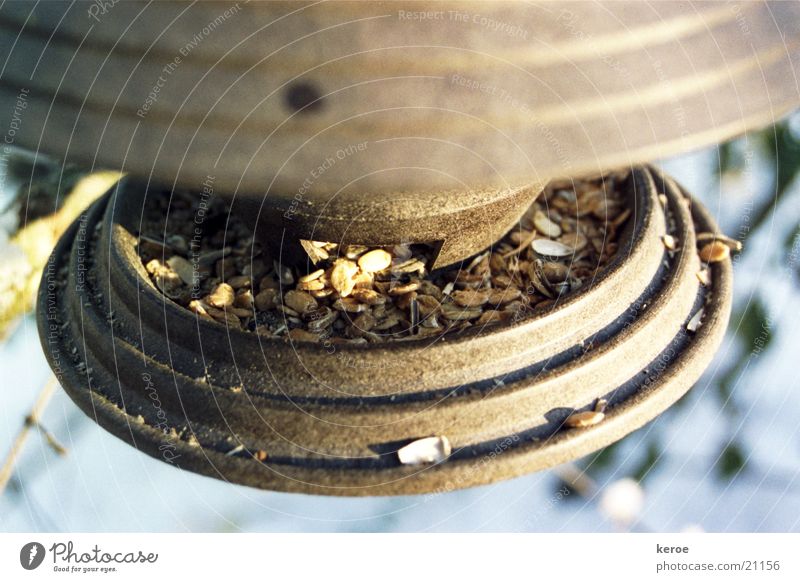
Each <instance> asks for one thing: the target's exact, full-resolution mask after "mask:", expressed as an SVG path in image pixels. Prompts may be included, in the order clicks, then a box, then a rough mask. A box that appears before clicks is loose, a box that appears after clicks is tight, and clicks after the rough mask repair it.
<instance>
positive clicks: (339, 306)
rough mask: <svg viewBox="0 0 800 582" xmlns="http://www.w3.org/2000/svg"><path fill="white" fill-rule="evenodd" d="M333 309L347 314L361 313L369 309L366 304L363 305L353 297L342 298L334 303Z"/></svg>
mask: <svg viewBox="0 0 800 582" xmlns="http://www.w3.org/2000/svg"><path fill="white" fill-rule="evenodd" d="M333 308H334V309H336V310H338V311H345V312H347V313H361V312H362V311H366V310H367V309H369V306H368V305H366V304H365V303H361V302H360V301H357V300H356V299H353V298H352V297H340V298H339V299H337V300H336V301H334V302H333Z"/></svg>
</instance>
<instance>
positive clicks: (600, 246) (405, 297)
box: [138, 178, 733, 344]
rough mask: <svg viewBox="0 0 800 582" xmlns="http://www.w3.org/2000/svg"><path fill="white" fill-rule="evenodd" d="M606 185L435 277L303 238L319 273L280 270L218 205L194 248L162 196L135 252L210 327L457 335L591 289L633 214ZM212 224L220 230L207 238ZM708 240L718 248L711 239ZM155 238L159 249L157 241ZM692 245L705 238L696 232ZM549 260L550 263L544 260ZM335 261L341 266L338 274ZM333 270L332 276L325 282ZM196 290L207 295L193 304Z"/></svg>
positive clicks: (353, 338) (534, 214)
mask: <svg viewBox="0 0 800 582" xmlns="http://www.w3.org/2000/svg"><path fill="white" fill-rule="evenodd" d="M615 180H616V178H606V179H605V182H601V181H599V180H590V179H586V180H577V181H574V182H573V181H570V182H568V183H565V186H564V187H563V188H562V189H560V190H559V189H554V188H553V186H552V185H549V186H548V187H547V188H546V189H545V191H544V193H543V194H542V196H540V197H539V199H537V201H535V202H534V203H533V204H532V206H531V207H530V208H529V209H528V211H527V212H526V213H525V215H524V216H523V217H522V219H521V220H520V222H519V223H518V224H517V225H515V226H514V227H513V228H512V229H511V231H510V232H509V233H508V234H507V235H506V236H505V237H503V239H501V240H500V241H497V242H496V243H495V244H494V245H492V247H491V248H490V249H487V250H484V251H483V252H481V253H479V254H476V255H475V256H473V257H471V258H469V259H467V260H465V261H464V262H463V263H461V264H460V265H458V266H456V267H453V268H444V269H441V270H438V271H436V272H433V273H427V265H428V264H430V261H431V259H432V257H433V248H432V247H426V246H425V245H419V244H416V243H414V244H400V245H395V246H394V247H377V248H376V247H372V248H370V247H367V246H363V245H345V246H341V245H338V244H336V243H331V242H325V241H307V244H305V245H304V248H305V249H306V252H307V253H309V254H312V255H313V254H316V259H318V263H317V264H316V266H314V267H311V269H310V271H311V272H308V271H307V270H295V269H294V268H288V267H285V266H283V265H282V264H281V263H280V262H279V261H274V260H273V257H272V256H270V255H269V254H268V251H267V250H266V249H261V246H260V243H259V242H258V241H257V240H255V239H254V237H253V234H252V232H250V231H248V229H247V227H246V226H245V225H244V224H243V223H241V222H240V220H239V219H238V217H236V216H235V215H230V216H229V215H228V209H227V208H226V207H225V205H224V204H218V205H214V207H215V208H217V212H218V214H217V215H216V217H217V218H225V220H213V221H211V220H209V221H207V224H206V228H204V232H203V236H202V237H201V239H200V240H199V241H198V240H196V239H195V235H194V232H193V230H192V228H191V227H192V224H193V222H192V216H193V212H194V211H193V210H192V209H193V207H196V201H195V200H193V199H191V197H184V198H181V196H183V194H182V193H180V192H176V193H174V195H173V198H172V199H171V200H173V201H174V200H177V201H178V202H179V204H178V206H177V208H176V209H174V210H171V211H170V213H169V216H170V217H171V219H172V220H170V225H171V228H173V230H172V231H170V230H167V229H166V228H165V225H164V221H163V219H164V216H165V215H167V214H168V213H165V212H163V209H164V208H166V206H164V205H163V204H161V205H158V206H156V208H161V210H160V211H158V212H150V211H149V210H148V214H147V216H146V217H145V221H144V222H143V228H142V230H143V232H142V238H141V242H140V244H139V246H138V249H139V253H140V256H141V257H142V263H143V264H144V265H145V266H146V267H147V270H148V274H149V276H150V277H151V279H152V281H153V283H154V284H155V286H156V287H157V288H158V289H160V290H161V292H162V293H163V294H164V295H166V296H168V297H170V298H171V299H173V300H174V301H175V302H177V303H179V304H180V305H182V306H184V307H186V308H187V309H189V310H191V311H194V312H196V313H198V314H199V316H201V317H212V315H211V314H210V312H209V309H212V310H215V311H212V312H211V313H213V314H214V316H215V317H216V319H218V320H221V321H223V322H225V323H227V324H234V323H235V322H236V320H234V319H233V317H236V318H239V321H240V322H241V324H242V325H241V326H240V327H239V329H242V330H244V331H250V332H254V333H258V334H260V335H264V336H265V337H274V338H278V337H281V338H284V339H287V338H288V337H289V332H290V330H292V329H303V330H305V331H307V332H310V333H312V334H313V333H314V332H319V333H323V334H325V338H326V339H328V340H329V341H331V342H334V343H347V344H364V343H367V342H369V343H374V342H381V341H390V340H391V341H397V340H403V339H413V338H414V337H419V336H427V335H436V334H440V333H448V334H455V333H458V332H460V331H462V330H465V329H468V328H469V327H472V326H474V325H476V324H478V322H480V325H483V324H487V323H505V322H509V321H511V320H517V319H519V318H520V317H524V316H526V315H527V313H528V312H529V311H532V310H534V309H536V310H544V309H548V308H549V306H552V305H553V304H554V301H555V298H556V297H559V296H561V295H563V294H565V293H567V292H571V291H573V290H575V289H578V288H580V287H581V285H583V284H584V283H587V282H589V281H591V280H592V279H593V278H594V277H595V276H596V274H597V272H598V270H599V269H602V268H604V266H605V265H607V264H608V262H609V261H610V259H611V258H612V257H613V256H614V254H615V253H616V252H617V247H618V246H619V245H620V240H619V235H618V234H617V233H618V231H619V232H622V227H623V225H624V223H625V222H626V221H628V220H629V217H630V216H631V212H630V210H629V209H628V208H626V207H625V205H624V204H623V203H622V201H623V200H624V196H623V195H622V194H621V192H619V191H618V190H615V187H616V186H615V185H616V184H617V182H616V181H615ZM609 184H610V185H611V186H609ZM606 198H607V199H608V200H607V201H606V200H604V199H606ZM171 203H172V202H170V204H171ZM149 208H150V207H148V209H149ZM181 212H182V213H183V214H182V215H181V214H180V213H181ZM211 215H213V212H211V211H209V214H208V216H211ZM598 215H601V216H604V217H606V216H607V218H608V222H603V220H598V219H597V218H596V217H597V216H598ZM216 224H219V225H221V226H224V227H225V230H224V231H223V230H222V229H221V228H218V229H217V230H215V225H216ZM183 227H185V228H183ZM559 230H560V233H559ZM556 235H558V236H557V237H556ZM705 236H706V237H712V236H713V237H714V239H713V240H714V241H722V242H724V240H723V239H722V237H721V235H718V234H714V235H711V234H710V233H707V234H706V235H705ZM537 237H541V238H537ZM550 237H554V239H555V240H550ZM164 238H165V239H166V240H167V241H168V242H167V243H162V242H161V240H162V239H164ZM178 238H182V239H183V241H184V242H185V241H188V240H189V239H192V247H191V251H192V256H193V257H194V256H198V255H199V256H200V257H202V261H201V262H200V263H199V264H198V263H197V262H196V261H192V263H189V262H188V261H186V258H185V257H186V256H187V255H186V252H188V249H187V250H186V251H181V250H180V249H181V248H182V246H181V245H180V243H179V242H176V241H178ZM149 239H153V240H157V242H158V244H156V243H150V242H148V240H149ZM698 240H699V241H701V242H704V241H706V240H708V242H713V241H712V239H711V238H707V239H706V238H704V237H703V236H699V237H698ZM223 241H225V242H227V241H230V243H229V244H230V246H229V247H225V248H223V249H219V248H218V245H220V244H221V243H222V242H223ZM173 242H175V244H176V245H178V246H175V245H173V244H172V243H173ZM520 243H524V244H521V245H520ZM729 244H730V243H729ZM548 245H549V246H548ZM559 245H561V246H559ZM699 246H702V245H699ZM179 247H180V248H179ZM215 247H216V248H215ZM565 247H566V248H565ZM554 248H555V249H556V250H555V251H554V250H553V249H554ZM732 248H733V247H732ZM539 251H542V253H544V254H542V253H540V252H539ZM553 252H555V254H556V255H559V256H553V255H552V254H547V253H553ZM164 254H166V256H168V257H170V256H171V255H172V256H175V257H178V259H175V260H174V261H172V260H170V261H167V263H166V264H161V263H159V262H158V260H157V259H160V257H161V256H163V255H164ZM387 255H388V257H389V264H388V266H387V267H386V268H384V269H383V270H380V271H373V269H377V268H378V266H379V264H378V263H376V262H372V261H373V260H374V259H375V258H380V259H381V261H382V264H386V263H387ZM154 259H156V260H155V262H152V260H154ZM222 259H224V261H223V260H222ZM567 259H568V260H569V266H567ZM339 261H346V262H345V263H343V264H344V265H345V266H344V267H342V266H341V265H342V263H340V262H339ZM359 261H360V263H361V266H359V265H358V263H359ZM187 264H189V265H190V266H191V267H194V269H193V271H194V272H192V269H189V268H186V267H187ZM268 265H269V267H268ZM335 267H339V270H338V271H337V275H336V277H333V274H334V270H335ZM340 275H342V276H341V277H340ZM333 279H336V281H335V282H334V281H333ZM223 282H224V283H225V284H227V285H229V286H231V287H232V288H233V290H234V292H235V297H234V299H233V304H232V305H228V306H224V304H225V302H226V301H227V300H223V301H220V303H219V304H220V305H223V307H218V306H214V305H211V302H210V299H208V296H209V295H213V294H214V292H215V291H216V290H217V287H218V285H220V284H221V283H223ZM253 282H258V285H255V284H254V283H253ZM251 286H252V291H251V290H250V288H251ZM337 286H338V288H337ZM351 286H352V288H351ZM197 290H200V291H199V293H201V294H203V295H202V296H204V297H205V298H204V299H198V297H197ZM290 292H292V293H291V294H289V293H290ZM484 298H485V300H484ZM312 300H313V301H314V302H315V303H312ZM193 301H197V303H193ZM254 308H255V311H254ZM306 310H308V311H306ZM343 311H344V312H347V313H348V314H352V316H353V318H356V319H357V316H361V315H364V314H366V315H368V316H369V317H372V318H374V320H375V326H374V327H372V329H371V330H369V331H364V330H363V329H358V328H356V327H355V326H353V325H352V324H353V321H354V319H353V318H351V317H350V316H349V315H345V316H343V315H341V313H342V312H343ZM364 321H366V322H368V323H369V322H370V320H369V319H368V317H364V318H362V319H359V322H362V323H363V322H364ZM242 326H243V327H242ZM363 327H369V326H368V325H367V326H363ZM381 332H383V333H381ZM293 335H294V336H295V338H297V337H300V336H302V334H300V333H299V332H294V333H293ZM297 341H303V340H302V339H298V340H297ZM310 341H316V338H311V340H310Z"/></svg>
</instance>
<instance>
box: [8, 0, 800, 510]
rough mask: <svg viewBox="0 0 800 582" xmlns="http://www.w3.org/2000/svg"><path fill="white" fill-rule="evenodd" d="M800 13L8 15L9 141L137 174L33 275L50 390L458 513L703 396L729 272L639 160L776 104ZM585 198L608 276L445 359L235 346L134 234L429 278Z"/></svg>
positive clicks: (706, 232) (288, 478)
mask: <svg viewBox="0 0 800 582" xmlns="http://www.w3.org/2000/svg"><path fill="white" fill-rule="evenodd" d="M798 12H800V9H798V7H797V5H796V4H793V3H774V4H773V3H763V4H762V3H753V4H745V5H742V6H737V7H731V6H730V5H729V4H727V3H713V2H712V3H703V4H702V5H698V6H689V5H685V4H682V3H669V2H668V3H659V4H657V5H653V6H651V5H648V6H643V5H641V4H639V3H610V4H601V3H591V4H589V3H586V4H583V3H579V4H572V3H570V4H565V5H563V6H561V5H558V4H550V3H547V4H542V5H538V4H524V5H521V4H517V3H491V4H484V3H470V2H452V3H444V4H435V5H431V4H429V3H414V2H403V3H386V4H384V3H325V4H315V5H310V6H298V5H297V4H294V3H285V4H284V3H263V4H261V3H255V5H239V4H221V3H216V2H214V3H210V2H204V3H197V4H192V5H188V4H183V3H172V2H171V3H151V4H145V3H138V2H125V3H119V4H114V5H107V3H106V5H103V6H101V5H99V4H90V5H74V4H73V5H69V6H65V5H61V4H56V3H39V4H37V5H36V6H35V7H31V6H28V5H27V4H22V3H19V4H18V3H14V2H10V3H6V4H5V5H4V6H3V7H2V9H0V24H1V25H2V26H3V27H4V28H6V29H14V30H16V31H19V34H18V35H17V37H16V39H15V38H13V37H12V36H13V35H12V36H9V35H5V36H4V37H3V39H2V41H0V42H3V43H5V44H7V46H6V47H5V48H6V52H7V54H9V59H8V64H7V66H6V67H5V69H4V71H3V73H2V75H0V98H2V99H3V101H4V102H10V100H12V99H15V98H16V97H17V96H18V94H19V91H20V88H22V87H24V88H26V103H27V107H26V113H25V119H24V123H23V125H22V128H21V130H20V132H19V135H18V137H17V142H18V143H19V144H21V145H25V146H28V147H30V148H38V149H40V150H43V151H47V152H50V153H53V154H57V155H59V156H63V157H67V158H69V159H71V160H74V161H78V162H83V163H88V164H92V165H97V166H102V167H107V168H113V169H118V170H121V171H122V172H125V173H126V174H128V175H127V177H125V178H124V179H123V180H122V181H120V182H119V183H118V184H117V185H116V186H115V187H114V188H113V189H112V190H111V191H110V192H108V193H107V194H106V195H105V196H104V197H102V198H101V199H99V200H98V201H97V202H96V203H95V204H94V205H92V207H91V208H90V209H88V210H87V212H86V213H85V215H84V216H82V217H81V219H79V220H78V221H76V222H75V224H73V226H72V227H71V228H70V229H69V230H68V231H67V232H66V233H65V234H64V236H63V237H62V239H61V240H60V242H59V243H58V245H57V247H56V249H55V250H54V252H53V255H52V258H51V262H50V263H49V264H48V267H47V269H46V271H45V273H44V278H43V280H42V285H41V288H40V295H39V305H38V309H39V311H38V320H39V328H40V335H41V338H42V345H43V347H44V349H45V353H46V355H47V358H48V361H49V362H50V365H51V366H52V367H53V369H54V370H55V371H56V373H57V375H58V377H59V379H60V381H61V383H62V385H63V387H64V389H65V390H66V391H67V393H68V394H69V395H70V397H71V398H72V399H73V400H74V401H75V402H76V404H78V406H80V407H81V408H82V409H83V410H84V411H85V412H86V413H87V414H88V415H90V416H91V417H92V418H93V419H94V420H95V421H96V422H97V423H98V424H100V425H101V426H103V427H104V428H106V429H107V430H108V431H109V432H111V433H113V434H114V435H116V436H117V437H119V438H121V439H123V440H125V441H126V442H129V443H130V444H131V445H133V446H135V447H137V448H138V449H140V450H142V451H143V452H146V453H147V454H149V455H152V456H154V457H156V458H159V459H161V460H164V461H166V462H169V463H171V464H174V465H175V466H177V467H180V468H182V469H187V470H190V471H194V472H197V473H201V474H204V475H208V476H211V477H215V478H218V479H224V480H228V481H231V482H234V483H241V484H246V485H250V486H254V487H261V488H267V489H276V490H283V491H295V492H305V493H316V494H331V495H393V494H406V493H424V492H430V491H437V490H449V489H452V488H458V487H467V486H473V485H479V484H485V483H491V482H494V481H497V480H500V479H505V478H510V477H514V476H518V475H522V474H524V473H528V472H531V471H536V470H540V469H544V468H547V467H551V466H554V465H557V464H560V463H563V462H566V461H570V460H573V459H576V458H578V457H581V456H584V455H587V454H589V453H591V452H593V451H596V450H598V449H600V448H602V447H604V446H607V445H608V444H610V443H613V442H615V441H616V440H618V439H620V438H622V437H623V436H625V435H626V434H628V433H630V432H631V431H633V430H635V429H637V428H639V427H641V426H642V425H643V424H645V423H646V422H648V421H649V420H651V419H653V418H654V417H656V416H657V415H658V414H660V413H661V412H663V411H664V410H665V409H667V408H668V407H669V406H670V405H671V404H673V403H674V402H675V401H676V400H677V399H678V398H680V397H681V396H682V395H683V394H684V393H685V392H686V391H687V390H688V389H689V388H690V387H691V386H692V385H693V384H694V382H695V381H696V380H697V379H698V378H699V376H700V374H701V373H702V371H703V370H704V369H705V367H706V366H707V365H708V363H709V362H710V360H711V358H712V357H713V354H714V352H715V350H716V349H717V347H718V346H719V344H720V342H721V340H722V337H723V334H724V331H725V328H726V324H727V321H728V317H729V313H730V304H731V289H732V282H731V275H732V267H731V262H730V261H729V260H727V259H725V258H724V257H722V260H716V258H718V257H711V256H709V254H708V252H705V253H704V252H700V253H698V249H699V248H702V249H705V248H706V247H707V244H708V243H709V242H711V243H712V244H716V243H715V242H714V241H716V240H717V239H718V238H720V237H719V234H718V232H717V227H716V225H715V224H714V222H713V219H712V218H711V217H710V216H709V214H708V213H707V212H706V211H705V210H704V209H703V208H702V206H701V205H700V204H699V203H698V202H697V201H695V200H693V198H692V197H691V195H690V194H689V193H688V192H686V191H685V190H684V189H683V188H682V187H681V186H680V185H679V184H677V183H676V182H675V181H674V180H673V179H671V178H670V177H669V176H666V175H664V174H663V173H661V172H660V171H659V170H657V169H656V168H654V167H653V166H651V165H649V164H648V162H649V161H650V160H653V159H656V158H660V157H664V156H668V155H674V154H677V153H679V152H683V151H687V150H690V149H694V148H698V147H701V146H705V145H709V144H713V143H716V142H718V141H721V140H724V139H727V138H729V137H732V136H734V135H737V134H740V133H742V132H744V131H746V130H748V129H751V128H754V127H758V126H761V125H765V124H768V123H770V122H772V121H774V120H775V119H776V118H777V117H778V116H779V115H781V114H783V113H784V112H787V111H789V110H790V109H791V108H793V107H795V106H796V105H797V103H798V94H797V90H796V87H795V86H794V85H793V83H790V82H788V80H789V79H791V78H794V75H795V74H796V72H797V71H796V66H795V65H793V63H796V62H798V60H797V58H798V56H800V55H798V54H797V53H798V49H797V46H796V45H795V44H792V43H791V42H789V40H787V39H793V38H795V37H796V36H797V32H798V31H797V28H798V26H800V24H798V23H800V19H798V18H797V16H798ZM745 40H746V42H745ZM585 176H603V178H602V181H601V183H602V184H603V188H605V185H606V180H608V183H609V184H610V187H613V188H614V189H615V191H616V192H618V193H619V195H620V196H621V197H622V200H623V201H624V205H625V207H626V208H627V209H629V210H630V215H629V217H628V219H627V221H626V222H625V224H624V225H623V226H621V227H620V230H619V232H617V233H616V235H617V237H618V238H617V240H616V242H615V245H616V252H615V254H614V256H613V258H612V259H611V260H610V261H609V263H608V264H607V265H605V267H604V268H603V269H602V270H601V271H599V272H598V274H597V276H596V277H594V278H592V280H591V281H590V282H589V283H588V284H584V285H583V286H581V287H580V288H579V289H574V290H572V291H570V292H569V293H566V294H564V295H563V296H558V297H557V298H556V299H554V300H553V301H552V302H549V303H548V305H547V308H546V309H539V310H534V311H532V312H530V313H525V314H524V315H523V316H521V317H518V318H514V319H513V320H509V321H504V322H501V323H499V324H497V325H492V326H477V325H476V326H472V327H471V328H467V329H465V330H462V331H461V333H458V334H456V335H441V336H436V337H411V338H406V339H407V340H408V341H402V342H386V343H366V344H365V343H353V344H350V343H341V344H336V345H335V349H334V350H333V351H332V352H331V350H330V349H329V347H328V346H326V345H320V344H314V343H309V342H303V341H287V339H286V338H285V337H268V336H263V335H260V334H258V333H251V332H248V331H245V330H240V329H232V328H231V326H228V325H225V324H224V323H220V322H218V321H212V320H209V319H207V318H202V317H198V316H197V314H195V313H192V312H190V311H189V310H187V309H186V308H184V307H183V306H181V305H178V304H177V303H175V302H173V301H172V300H170V299H169V298H168V297H165V295H164V293H162V291H163V290H161V289H159V288H158V287H157V286H156V285H154V284H153V281H152V278H151V277H150V273H148V272H147V270H146V268H145V265H144V264H143V262H142V259H141V256H140V255H141V245H142V236H141V235H142V220H143V216H145V215H146V214H147V213H148V212H152V209H153V208H154V206H153V205H154V204H157V203H158V201H159V200H162V201H163V200H164V199H165V197H167V198H168V197H169V196H171V192H172V191H173V190H177V189H182V190H185V191H190V192H193V193H194V196H195V197H196V198H199V199H205V198H209V199H211V198H218V199H221V200H223V201H224V202H225V204H226V205H227V208H229V209H230V212H231V213H232V215H233V216H237V217H240V218H241V220H243V221H244V222H245V223H246V224H247V226H248V228H250V229H251V231H252V233H253V236H254V237H255V238H256V239H257V240H258V241H259V242H260V244H261V245H262V247H263V248H264V249H265V252H268V253H270V256H271V257H272V258H274V259H275V260H276V268H283V266H284V265H289V266H292V268H295V269H303V268H307V269H309V270H310V266H309V261H308V257H307V256H306V255H305V254H304V248H305V247H304V244H307V243H309V241H330V242H332V243H335V244H337V245H338V246H339V247H340V248H345V247H346V246H348V245H363V246H367V247H381V248H383V247H390V246H392V245H397V244H400V243H403V244H411V245H424V246H425V247H426V248H427V249H429V251H430V252H429V261H428V264H427V265H426V268H427V269H428V270H433V271H434V272H441V270H448V269H449V270H451V271H456V272H457V271H458V270H459V269H464V268H466V266H467V265H470V264H471V263H472V261H473V257H475V256H476V255H479V254H480V253H484V252H485V251H486V249H491V248H492V246H493V245H495V244H496V242H497V241H498V239H500V238H501V237H503V236H504V235H505V234H506V233H508V232H509V231H510V230H513V229H514V228H515V225H518V224H519V222H520V219H521V217H522V216H523V214H524V213H525V211H526V209H528V208H529V207H530V206H531V204H533V203H534V202H535V201H536V200H537V196H541V194H540V193H541V192H542V190H543V189H544V188H545V186H546V185H547V184H548V183H549V184H551V186H550V188H553V187H554V186H553V180H558V181H560V182H561V183H569V181H570V180H571V179H576V180H579V179H583V178H584V177H585ZM565 180H567V182H564V181H565ZM576 212H580V210H576ZM222 246H224V240H223V241H222V242H221V247H222Z"/></svg>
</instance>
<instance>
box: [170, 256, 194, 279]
mask: <svg viewBox="0 0 800 582" xmlns="http://www.w3.org/2000/svg"><path fill="white" fill-rule="evenodd" d="M167 265H169V267H170V268H171V269H172V270H173V271H175V272H176V273H177V274H178V277H180V278H181V281H183V283H184V285H192V284H193V283H194V272H195V271H194V267H193V266H192V263H190V262H189V261H187V260H186V259H184V258H183V257H181V256H179V255H173V256H171V257H170V258H169V259H167Z"/></svg>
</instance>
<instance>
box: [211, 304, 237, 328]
mask: <svg viewBox="0 0 800 582" xmlns="http://www.w3.org/2000/svg"><path fill="white" fill-rule="evenodd" d="M206 311H208V314H209V315H210V316H211V317H213V318H214V319H216V320H217V321H218V322H220V323H224V324H226V325H229V326H231V327H235V328H238V327H240V326H241V325H242V322H241V321H240V320H239V318H238V317H237V316H236V315H234V314H233V313H231V312H230V311H228V310H227V309H217V308H216V307H211V306H208V307H206Z"/></svg>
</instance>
